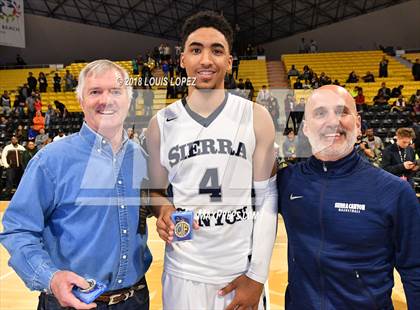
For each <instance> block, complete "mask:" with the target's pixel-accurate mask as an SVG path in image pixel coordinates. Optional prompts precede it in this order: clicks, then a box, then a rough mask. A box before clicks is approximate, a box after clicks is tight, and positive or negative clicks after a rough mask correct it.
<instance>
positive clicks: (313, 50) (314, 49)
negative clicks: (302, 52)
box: [309, 40, 318, 53]
mask: <svg viewBox="0 0 420 310" xmlns="http://www.w3.org/2000/svg"><path fill="white" fill-rule="evenodd" d="M309 52H310V53H317V52H318V44H317V43H316V41H315V40H311V44H310V45H309Z"/></svg>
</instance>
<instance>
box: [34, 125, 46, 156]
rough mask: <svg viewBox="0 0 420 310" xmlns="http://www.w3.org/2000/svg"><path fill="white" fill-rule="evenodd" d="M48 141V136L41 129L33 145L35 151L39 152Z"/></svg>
mask: <svg viewBox="0 0 420 310" xmlns="http://www.w3.org/2000/svg"><path fill="white" fill-rule="evenodd" d="M47 140H48V134H46V133H45V129H44V128H41V129H40V130H39V134H38V135H37V136H36V138H35V145H36V148H37V150H38V151H39V150H40V149H41V148H43V147H44V143H45V141H47Z"/></svg>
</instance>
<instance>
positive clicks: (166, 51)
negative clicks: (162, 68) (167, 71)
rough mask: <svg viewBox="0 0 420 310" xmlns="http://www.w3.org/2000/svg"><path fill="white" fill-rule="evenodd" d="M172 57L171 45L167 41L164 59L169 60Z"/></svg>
mask: <svg viewBox="0 0 420 310" xmlns="http://www.w3.org/2000/svg"><path fill="white" fill-rule="evenodd" d="M170 58H171V47H170V46H169V45H168V44H166V43H165V45H164V47H163V59H164V60H166V61H169V59H170Z"/></svg>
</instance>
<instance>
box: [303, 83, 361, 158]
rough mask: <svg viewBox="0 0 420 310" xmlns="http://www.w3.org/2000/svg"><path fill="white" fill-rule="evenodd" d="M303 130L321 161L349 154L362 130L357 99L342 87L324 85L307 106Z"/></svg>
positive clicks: (314, 93)
mask: <svg viewBox="0 0 420 310" xmlns="http://www.w3.org/2000/svg"><path fill="white" fill-rule="evenodd" d="M303 132H304V133H305V135H306V136H307V137H308V139H309V142H310V144H311V146H312V152H313V154H314V155H315V157H317V158H318V159H320V160H323V161H335V160H338V159H340V158H343V157H345V156H346V155H348V154H349V153H350V152H351V151H352V150H353V148H354V144H355V142H356V140H357V136H358V135H359V133H360V117H359V116H358V115H357V112H356V106H355V103H354V99H353V98H352V97H351V95H350V94H349V93H348V92H347V91H346V90H345V89H344V88H342V87H339V86H335V85H327V86H323V87H321V88H319V89H317V90H316V91H314V92H313V94H312V95H311V97H310V99H309V101H308V103H307V104H306V106H305V123H304V127H303Z"/></svg>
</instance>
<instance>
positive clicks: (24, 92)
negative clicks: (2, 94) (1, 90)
mask: <svg viewBox="0 0 420 310" xmlns="http://www.w3.org/2000/svg"><path fill="white" fill-rule="evenodd" d="M30 95H31V93H30V92H29V87H28V84H26V83H25V84H23V86H22V87H19V96H20V97H21V100H24V101H25V100H26V98H28V96H30Z"/></svg>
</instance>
